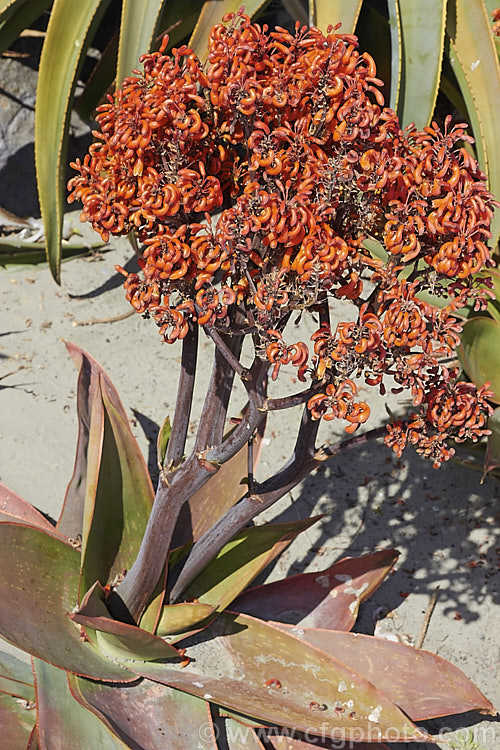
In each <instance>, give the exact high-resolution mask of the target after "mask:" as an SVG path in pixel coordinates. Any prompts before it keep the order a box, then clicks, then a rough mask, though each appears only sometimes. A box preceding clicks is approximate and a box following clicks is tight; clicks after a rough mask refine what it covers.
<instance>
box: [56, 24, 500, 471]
mask: <svg viewBox="0 0 500 750" xmlns="http://www.w3.org/2000/svg"><path fill="white" fill-rule="evenodd" d="M167 44H168V37H165V38H164V39H163V43H162V45H161V47H160V50H159V51H158V52H154V53H151V54H147V55H144V56H143V57H142V58H141V63H142V65H143V72H139V71H134V72H135V75H134V76H133V77H130V78H127V79H126V80H125V81H124V84H123V87H122V89H121V90H119V91H117V92H116V94H115V95H114V96H109V97H108V103H106V104H104V105H102V106H101V107H99V115H98V118H97V119H98V122H99V125H100V128H101V130H100V131H99V132H95V133H94V135H95V137H96V138H97V141H96V143H94V144H93V145H92V146H91V147H90V149H89V153H88V154H87V155H86V156H85V158H84V160H83V162H81V161H80V160H77V161H76V162H75V163H74V164H73V165H72V166H73V167H74V169H75V170H76V171H77V172H78V175H77V176H75V177H73V178H72V179H71V181H70V183H69V187H70V191H71V193H70V198H69V200H70V201H74V200H79V201H81V202H82V204H83V211H82V215H81V217H82V220H86V221H90V222H91V223H92V225H93V227H94V228H95V229H96V230H97V231H98V232H100V234H101V236H102V238H103V239H104V240H107V239H108V238H109V236H110V234H127V233H129V232H131V231H133V232H135V234H136V235H137V237H138V239H139V241H140V242H141V243H142V248H143V249H142V257H143V260H142V262H141V267H142V276H141V277H139V276H138V275H137V274H126V272H125V271H123V269H120V271H121V272H123V273H124V274H125V276H126V281H125V288H126V292H127V299H128V300H129V301H130V303H131V304H132V306H133V307H134V308H135V309H136V310H137V312H139V313H141V314H145V315H149V316H151V317H152V318H153V320H154V321H155V323H156V324H157V326H158V327H159V329H160V333H161V334H162V336H163V338H164V340H165V341H167V342H169V343H171V342H173V341H175V340H177V339H182V338H183V337H184V336H186V334H187V332H188V330H189V326H192V325H194V324H196V323H197V324H198V325H201V326H205V328H207V329H208V330H210V329H217V330H218V331H220V332H225V333H239V334H242V333H250V332H251V333H253V334H254V341H255V342H256V348H257V351H259V352H260V353H261V356H263V357H267V359H268V360H269V362H270V363H271V364H272V365H273V371H272V377H273V378H276V377H277V376H278V372H279V369H280V367H281V366H282V365H285V364H289V363H291V364H293V365H295V366H296V367H297V368H298V376H299V378H300V379H301V380H306V378H310V379H311V380H312V383H313V385H314V386H315V392H314V395H313V396H311V398H310V400H309V408H310V410H311V413H312V416H313V418H315V419H318V418H320V417H323V418H325V419H332V418H334V417H339V418H341V419H345V420H346V421H347V422H348V426H347V428H346V429H347V430H348V431H354V430H355V429H356V428H357V427H358V426H359V425H360V424H361V423H363V422H365V421H366V419H367V418H368V415H369V406H368V405H367V404H366V403H365V402H363V401H357V400H356V394H357V390H358V387H357V385H356V384H355V382H354V380H353V378H354V379H364V381H365V382H366V383H367V384H369V385H376V386H379V387H380V388H384V379H385V378H386V377H387V376H392V377H393V378H394V379H395V380H396V382H397V384H398V386H400V387H402V388H408V389H410V390H411V393H412V395H413V399H414V402H415V405H416V406H419V407H420V412H419V414H418V415H415V416H414V417H413V421H412V422H411V425H410V427H409V428H408V430H403V429H402V428H398V426H397V425H396V426H394V427H393V428H391V431H390V433H389V437H388V442H389V444H390V445H393V447H394V449H395V450H396V451H397V452H400V450H402V448H403V447H404V445H406V443H407V442H412V443H415V444H417V446H418V447H419V449H420V450H422V451H423V452H424V453H427V454H429V455H431V456H432V457H433V458H434V460H435V462H436V463H439V461H440V460H443V459H445V458H447V457H449V451H448V449H447V448H446V447H445V443H444V440H445V438H448V437H455V438H456V439H459V440H462V439H464V437H466V436H468V437H473V438H474V439H476V438H477V437H478V436H480V435H482V434H484V432H485V414H487V413H488V411H489V406H488V403H487V400H486V399H487V395H488V393H487V391H486V390H483V389H481V391H480V392H478V393H477V392H476V391H475V389H474V388H473V387H472V386H467V387H466V384H463V383H455V380H456V373H455V372H453V371H449V370H447V369H446V368H445V367H444V366H443V365H442V364H441V363H440V359H441V358H442V357H443V356H449V355H450V353H451V352H452V351H453V349H454V348H455V347H456V345H457V342H458V334H459V333H460V330H461V327H460V322H459V320H458V318H457V317H456V311H457V310H458V309H459V308H460V307H461V306H462V305H463V304H464V302H465V301H470V300H471V299H472V300H473V301H474V303H475V304H476V305H477V306H478V307H480V306H481V305H482V304H483V303H484V294H485V293H484V290H482V289H481V288H480V286H479V282H478V281H477V280H476V278H475V277H474V274H476V273H477V272H478V271H479V270H480V269H481V268H482V267H483V266H487V265H488V263H489V252H488V248H487V246H486V242H487V240H488V238H489V236H490V233H489V225H490V221H491V218H492V213H493V207H494V205H495V201H494V200H493V198H492V196H491V195H490V194H489V193H488V191H487V188H486V185H485V181H484V175H483V174H482V173H481V172H480V170H479V168H478V165H477V163H476V161H475V160H474V159H473V158H472V157H471V156H470V154H469V152H468V151H467V150H466V148H465V147H464V144H466V143H468V142H471V141H472V139H471V138H470V136H468V135H467V134H466V132H465V125H463V124H458V125H455V126H453V127H452V126H451V118H450V117H448V118H446V121H445V127H444V131H441V130H440V128H439V127H438V125H437V124H436V123H432V125H431V126H430V127H427V128H424V130H423V131H417V130H416V129H415V127H413V126H412V127H409V128H407V129H406V130H402V129H401V127H400V125H399V122H398V119H397V117H396V115H395V114H394V112H393V111H392V110H390V109H388V108H386V107H384V99H383V96H382V93H381V91H380V86H381V85H382V82H381V81H380V80H379V79H378V78H377V77H376V67H375V63H374V61H373V59H372V58H371V57H370V55H368V54H367V53H360V52H359V51H358V49H357V46H358V43H357V39H356V37H355V36H353V35H349V34H340V33H338V27H336V28H333V27H329V28H328V30H327V32H326V34H323V33H322V32H321V31H319V30H318V29H316V28H308V27H305V26H303V27H301V26H300V25H299V24H296V27H295V33H290V32H289V31H287V30H286V29H283V28H280V27H277V28H275V29H274V30H273V31H270V30H269V29H268V28H267V27H266V26H263V27H261V26H259V25H258V24H252V23H251V21H250V19H249V18H248V17H247V16H246V15H244V14H243V13H242V12H240V13H237V14H234V13H230V14H228V15H227V16H225V17H224V19H223V23H221V24H217V25H216V26H214V27H213V28H212V30H211V32H210V38H209V54H208V61H207V64H206V65H202V63H201V62H200V60H199V59H198V58H197V57H196V55H195V54H194V53H193V51H192V50H191V49H189V48H188V47H185V46H183V47H180V48H178V49H173V50H172V54H171V55H169V54H166V53H165V50H166V47H167ZM368 238H372V239H375V240H378V242H379V243H380V244H381V246H382V247H383V248H384V250H385V255H386V257H385V259H384V260H382V259H380V258H376V257H374V256H373V255H372V254H371V253H370V252H369V251H368V250H367V249H366V248H365V247H364V244H363V243H364V241H365V240H367V239H368ZM422 292H427V293H429V292H430V293H431V294H432V295H433V296H432V297H431V298H430V299H433V300H434V302H433V303H432V302H429V301H428V300H429V295H427V296H426V297H425V299H422V298H421V296H420V295H421V293H422ZM335 299H347V300H350V301H351V303H352V306H353V310H354V313H355V314H354V315H353V320H351V321H343V322H339V323H338V324H337V325H336V327H332V326H331V324H330V318H329V301H330V300H335ZM294 310H299V311H306V312H307V313H309V314H311V315H313V316H318V315H319V323H320V327H319V328H318V330H317V331H316V332H315V333H314V334H313V336H312V341H313V351H312V352H310V350H309V347H308V345H307V344H306V343H304V342H301V341H299V342H293V341H292V342H286V341H285V340H284V337H283V334H284V329H285V326H286V324H287V322H288V320H289V318H290V314H291V313H292V312H293V311H294ZM318 384H319V385H320V386H321V388H319V391H320V392H319V391H318V387H317V386H318Z"/></svg>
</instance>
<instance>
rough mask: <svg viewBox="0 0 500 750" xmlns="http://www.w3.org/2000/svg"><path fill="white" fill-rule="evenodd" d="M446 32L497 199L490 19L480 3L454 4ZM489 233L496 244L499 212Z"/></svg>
mask: <svg viewBox="0 0 500 750" xmlns="http://www.w3.org/2000/svg"><path fill="white" fill-rule="evenodd" d="M447 31H448V34H449V36H450V38H451V40H452V45H451V50H450V51H451V54H450V63H451V65H452V68H453V70H454V72H455V75H456V77H457V80H458V83H459V85H460V88H461V91H462V95H463V97H464V99H465V101H466V104H467V109H468V114H469V116H470V117H471V120H472V123H473V125H474V136H475V138H476V144H477V149H478V157H479V163H480V164H481V167H482V169H483V170H484V171H485V172H486V176H487V178H488V182H489V188H490V190H491V192H492V193H493V194H494V195H496V196H497V197H498V195H500V170H499V169H498V168H497V159H498V154H499V153H500V65H499V61H498V55H497V51H496V49H495V44H494V41H493V35H492V33H491V19H490V18H489V17H488V13H487V10H486V8H485V5H484V2H483V0H456V17H450V18H449V22H448V24H447ZM474 120H475V122H474ZM491 232H492V235H493V239H492V243H493V244H495V243H496V242H497V240H498V237H499V235H500V212H499V211H498V210H497V211H496V213H495V217H494V219H493V223H492V228H491Z"/></svg>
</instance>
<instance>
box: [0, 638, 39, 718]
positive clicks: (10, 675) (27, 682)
mask: <svg viewBox="0 0 500 750" xmlns="http://www.w3.org/2000/svg"><path fill="white" fill-rule="evenodd" d="M0 693H8V694H9V695H14V696H16V697H17V698H22V699H23V700H25V701H28V702H33V701H34V700H35V685H34V680H33V672H32V671H31V667H30V665H29V664H26V662H24V661H21V660H20V659H18V658H17V657H15V656H13V655H12V654H7V653H5V652H4V651H0ZM0 723H1V722H0Z"/></svg>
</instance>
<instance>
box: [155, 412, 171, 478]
mask: <svg viewBox="0 0 500 750" xmlns="http://www.w3.org/2000/svg"><path fill="white" fill-rule="evenodd" d="M171 434H172V425H171V424H170V417H167V418H166V419H165V421H164V422H163V424H162V426H161V429H160V431H159V433H158V440H157V442H156V455H157V460H158V468H159V470H160V471H162V470H163V465H164V463H165V455H166V453H167V448H168V441H169V440H170V435H171Z"/></svg>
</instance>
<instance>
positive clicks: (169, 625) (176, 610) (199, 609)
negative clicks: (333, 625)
mask: <svg viewBox="0 0 500 750" xmlns="http://www.w3.org/2000/svg"><path fill="white" fill-rule="evenodd" d="M214 612H215V607H212V606H210V604H201V603H199V604H196V603H195V602H181V603H180V604H169V605H167V606H165V607H162V610H161V616H160V620H159V622H158V627H157V628H156V634H157V635H159V636H160V637H161V638H163V637H165V636H167V635H176V634H177V633H185V632H186V631H191V630H193V628H195V627H196V626H197V625H200V624H201V623H202V622H204V621H205V620H207V619H208V618H209V617H210V616H211V615H213V614H214Z"/></svg>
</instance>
